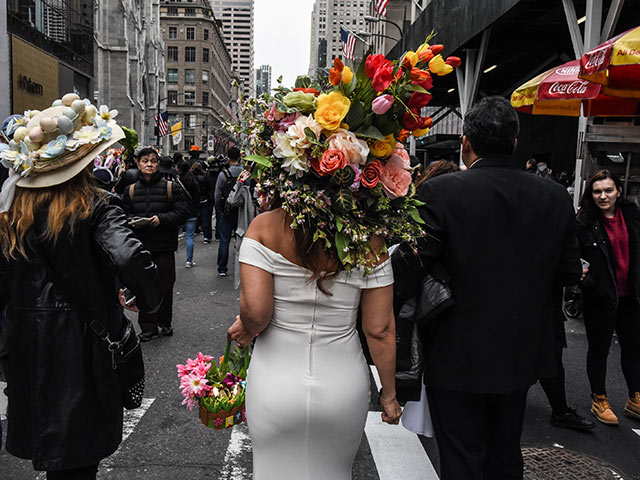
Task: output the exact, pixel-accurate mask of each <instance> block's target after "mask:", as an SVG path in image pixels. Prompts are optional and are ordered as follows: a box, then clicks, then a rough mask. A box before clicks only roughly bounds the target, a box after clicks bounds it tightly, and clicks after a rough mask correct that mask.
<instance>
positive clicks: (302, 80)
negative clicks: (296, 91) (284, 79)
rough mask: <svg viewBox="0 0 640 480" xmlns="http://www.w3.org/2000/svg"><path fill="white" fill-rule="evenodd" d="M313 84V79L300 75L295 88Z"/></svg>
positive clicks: (307, 86)
mask: <svg viewBox="0 0 640 480" xmlns="http://www.w3.org/2000/svg"><path fill="white" fill-rule="evenodd" d="M310 86H311V79H310V78H309V77H308V76H306V75H300V76H299V77H298V78H296V86H295V88H309V87H310Z"/></svg>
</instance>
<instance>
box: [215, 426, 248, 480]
mask: <svg viewBox="0 0 640 480" xmlns="http://www.w3.org/2000/svg"><path fill="white" fill-rule="evenodd" d="M250 450H251V438H250V437H249V433H248V430H247V425H246V424H240V425H237V426H235V427H233V429H232V430H231V438H230V439H229V444H228V445H227V451H226V453H225V455H224V468H223V469H222V472H220V480H244V479H246V478H251V472H250V471H247V469H246V468H244V467H243V466H242V465H241V464H240V461H239V459H240V458H241V457H242V456H243V455H245V454H246V453H248V452H249V451H250Z"/></svg>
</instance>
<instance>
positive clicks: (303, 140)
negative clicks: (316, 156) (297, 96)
mask: <svg viewBox="0 0 640 480" xmlns="http://www.w3.org/2000/svg"><path fill="white" fill-rule="evenodd" d="M305 128H310V129H311V131H312V132H313V133H314V134H315V136H316V138H318V137H320V132H322V127H321V126H320V124H319V123H318V122H316V121H315V119H314V118H313V117H311V116H308V117H305V116H304V115H301V116H300V117H298V118H297V119H296V121H295V123H294V124H293V125H291V126H290V127H289V128H288V129H287V134H288V135H289V137H290V138H291V145H292V146H293V147H295V148H300V149H306V148H309V147H311V143H310V142H309V139H308V138H307V134H306V133H305V131H304V130H305Z"/></svg>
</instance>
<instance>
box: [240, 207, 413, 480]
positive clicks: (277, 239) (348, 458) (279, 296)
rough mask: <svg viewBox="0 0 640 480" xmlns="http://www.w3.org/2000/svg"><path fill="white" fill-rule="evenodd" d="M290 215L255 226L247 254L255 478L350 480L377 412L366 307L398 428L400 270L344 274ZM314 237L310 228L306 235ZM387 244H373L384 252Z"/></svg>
mask: <svg viewBox="0 0 640 480" xmlns="http://www.w3.org/2000/svg"><path fill="white" fill-rule="evenodd" d="M290 223H291V221H290V220H289V219H288V218H286V214H285V212H284V211H283V210H282V209H275V210H273V211H271V212H267V213H263V214H261V215H259V216H258V217H256V218H255V220H254V221H253V222H252V223H251V225H250V227H249V229H248V231H247V233H246V235H245V239H244V242H243V244H242V247H241V251H240V276H241V280H242V292H241V294H240V315H239V316H238V317H237V318H236V321H235V323H234V324H233V325H232V326H231V327H230V329H229V336H230V337H231V338H232V339H234V340H236V341H237V343H238V344H239V345H241V346H245V345H247V344H248V343H249V342H250V341H251V340H252V339H253V338H254V337H255V336H256V335H258V338H257V340H256V344H255V348H254V351H253V357H252V360H251V366H250V368H249V373H248V378H247V397H246V398H247V400H246V408H247V422H248V426H249V433H250V435H251V440H252V443H253V469H254V471H253V475H254V477H253V478H254V480H271V479H279V480H294V479H295V480H313V479H318V480H320V479H323V480H324V479H331V480H341V479H350V478H351V466H352V463H353V460H354V457H355V455H356V452H357V450H358V447H359V445H360V441H361V439H362V434H363V431H364V425H365V421H366V418H367V411H368V408H369V392H370V389H369V370H368V368H367V364H366V362H365V359H364V356H363V354H362V348H361V345H360V341H359V338H358V334H357V331H356V328H355V327H356V315H357V311H358V307H360V308H361V310H362V324H363V329H364V331H365V334H366V337H367V343H368V345H369V349H370V352H371V355H372V357H373V360H374V362H375V364H376V367H377V369H378V372H379V375H380V380H381V383H382V395H381V398H380V404H381V406H382V409H383V411H382V420H383V421H385V422H387V423H391V424H397V423H398V419H399V417H400V415H401V408H400V406H399V405H398V403H397V401H396V398H395V384H394V371H395V351H396V348H395V322H394V317H393V306H392V288H393V273H392V270H391V265H390V262H389V260H388V256H387V255H386V254H384V255H381V256H380V259H381V260H380V263H379V264H378V266H377V267H375V268H374V270H373V271H372V272H370V273H369V274H368V275H364V272H363V271H362V270H352V271H351V272H346V271H343V270H341V268H340V263H339V261H338V259H337V254H336V252H335V247H334V248H333V250H324V248H323V247H322V244H321V243H320V242H317V243H313V241H312V239H311V238H309V237H306V236H305V233H304V232H305V230H304V229H302V228H298V229H296V230H292V229H291V228H290V226H289V225H290ZM306 231H308V230H306ZM382 247H383V241H382V240H380V239H377V238H374V239H373V240H372V244H371V250H372V255H375V253H373V252H380V251H381V250H382Z"/></svg>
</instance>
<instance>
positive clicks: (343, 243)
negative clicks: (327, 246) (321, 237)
mask: <svg viewBox="0 0 640 480" xmlns="http://www.w3.org/2000/svg"><path fill="white" fill-rule="evenodd" d="M348 246H349V237H347V236H346V235H345V234H344V233H342V232H336V250H337V251H338V257H339V258H340V262H342V261H343V259H344V258H345V257H346V256H347V254H348V253H349V252H345V251H344V249H345V248H347V247H348Z"/></svg>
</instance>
